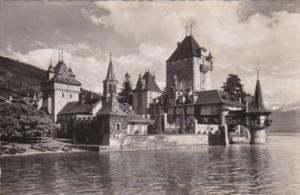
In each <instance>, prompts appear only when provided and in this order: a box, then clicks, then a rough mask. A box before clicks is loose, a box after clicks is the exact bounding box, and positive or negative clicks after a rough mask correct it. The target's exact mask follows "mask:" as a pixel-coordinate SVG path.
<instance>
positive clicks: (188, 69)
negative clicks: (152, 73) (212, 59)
mask: <svg viewBox="0 0 300 195" xmlns="http://www.w3.org/2000/svg"><path fill="white" fill-rule="evenodd" d="M166 64H167V66H166V67H167V71H166V78H167V85H168V86H167V87H169V86H172V85H174V75H176V76H177V79H178V84H180V82H183V83H182V84H183V88H184V89H185V90H186V89H188V88H189V87H192V88H193V91H203V90H209V89H211V71H208V72H207V73H204V72H201V71H200V65H201V64H204V65H208V64H207V62H206V61H205V60H204V59H201V58H198V57H191V58H185V59H180V60H176V61H172V62H167V63H166Z"/></svg>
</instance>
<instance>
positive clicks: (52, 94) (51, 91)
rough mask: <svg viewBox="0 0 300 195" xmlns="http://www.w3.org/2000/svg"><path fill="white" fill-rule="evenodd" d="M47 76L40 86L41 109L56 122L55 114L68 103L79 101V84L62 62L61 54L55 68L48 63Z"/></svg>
mask: <svg viewBox="0 0 300 195" xmlns="http://www.w3.org/2000/svg"><path fill="white" fill-rule="evenodd" d="M47 74H48V78H47V80H46V81H44V82H42V84H41V90H42V93H43V109H44V110H46V111H47V112H48V113H49V114H50V115H51V116H52V118H53V119H54V121H57V114H58V113H59V112H60V111H61V109H62V108H63V107H64V106H65V105H66V104H67V103H68V102H74V101H79V93H80V86H81V83H80V82H79V81H77V80H76V78H75V75H74V73H73V71H72V69H71V68H68V67H67V66H66V64H65V62H64V61H63V60H62V54H59V61H58V63H57V65H56V66H55V67H53V66H52V63H50V65H49V68H48V71H47Z"/></svg>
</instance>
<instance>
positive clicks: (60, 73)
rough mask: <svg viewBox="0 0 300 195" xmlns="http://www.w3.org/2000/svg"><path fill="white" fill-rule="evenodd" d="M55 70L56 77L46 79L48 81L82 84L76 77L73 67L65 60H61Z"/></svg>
mask: <svg viewBox="0 0 300 195" xmlns="http://www.w3.org/2000/svg"><path fill="white" fill-rule="evenodd" d="M54 71H55V75H54V77H53V78H52V79H50V80H48V81H46V83H49V82H56V83H63V84H69V85H78V86H80V85H81V83H80V82H79V81H77V80H76V79H75V75H74V73H73V71H72V69H69V68H68V67H67V66H66V64H65V63H64V61H59V62H58V64H57V65H56V66H55V67H54Z"/></svg>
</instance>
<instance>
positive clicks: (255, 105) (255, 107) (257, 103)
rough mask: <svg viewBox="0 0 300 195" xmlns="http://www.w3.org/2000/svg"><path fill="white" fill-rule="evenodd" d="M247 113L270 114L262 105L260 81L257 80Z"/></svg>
mask: <svg viewBox="0 0 300 195" xmlns="http://www.w3.org/2000/svg"><path fill="white" fill-rule="evenodd" d="M248 113H270V111H268V110H267V109H266V107H265V105H264V100H263V95H262V92H261V87H260V81H259V80H257V82H256V87H255V92H254V98H253V102H252V104H251V106H250V109H249V111H248Z"/></svg>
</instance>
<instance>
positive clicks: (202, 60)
mask: <svg viewBox="0 0 300 195" xmlns="http://www.w3.org/2000/svg"><path fill="white" fill-rule="evenodd" d="M213 68H214V66H213V56H212V54H211V53H210V52H208V50H207V49H206V48H204V47H202V46H200V45H199V44H198V43H197V41H196V40H195V39H194V37H193V36H192V35H188V36H186V37H185V38H184V40H183V41H182V42H181V43H178V44H177V48H176V49H175V51H174V52H173V54H172V55H171V56H170V57H169V58H168V60H167V61H166V90H165V91H161V90H160V88H159V87H158V85H157V83H156V81H155V77H154V76H153V75H152V74H151V73H150V72H149V71H148V72H146V73H145V74H144V75H143V76H139V78H138V81H137V84H136V88H135V90H134V94H133V108H132V109H131V108H130V107H129V106H126V105H123V104H120V103H119V102H118V101H117V99H116V93H117V84H118V81H117V79H116V77H115V74H114V70H113V63H112V61H111V60H110V63H109V68H108V72H107V76H106V79H105V80H104V81H103V97H102V98H101V99H98V100H95V99H93V97H91V95H90V94H84V93H80V85H81V84H80V83H79V82H78V81H77V80H76V79H75V75H74V74H73V71H72V69H71V68H68V67H67V66H66V65H65V63H64V61H63V60H62V59H60V60H59V62H58V64H57V65H56V66H55V67H53V66H52V65H51V64H50V66H49V69H48V81H46V82H43V83H42V91H43V100H44V104H43V107H44V109H46V110H47V111H48V112H49V113H50V114H52V116H53V118H54V119H55V120H56V121H58V122H60V123H61V124H62V129H63V130H64V131H65V132H66V133H67V134H68V136H70V137H73V138H74V139H76V136H83V135H76V133H75V132H74V131H73V129H74V128H75V126H76V125H78V124H80V123H82V122H84V121H85V120H88V121H90V120H92V121H94V123H95V125H94V126H93V128H94V130H87V131H89V132H92V133H91V135H88V134H89V133H86V134H85V135H84V136H86V138H84V139H85V140H89V141H86V142H87V143H89V142H90V141H91V140H93V141H92V142H93V143H98V144H99V143H100V144H109V145H112V143H114V142H115V140H118V139H119V137H120V136H119V135H121V134H122V135H147V134H197V135H198V134H215V133H218V132H219V133H220V132H221V134H222V133H223V134H224V138H226V140H228V137H229V136H228V134H227V132H229V133H231V134H232V135H233V134H235V133H239V132H244V133H245V132H247V129H249V130H250V134H251V143H263V142H265V140H266V134H265V128H267V127H268V126H269V125H270V123H271V120H270V119H269V115H270V112H269V111H267V110H266V108H265V106H264V103H263V97H262V91H261V86H260V81H259V79H258V80H257V84H256V88H255V94H254V100H253V102H252V104H251V105H249V106H248V103H246V104H243V103H241V102H236V101H231V100H230V99H229V97H228V94H226V93H225V92H224V91H220V90H215V89H214V90H213V89H211V86H210V84H211V81H210V79H211V73H212V71H213ZM249 136H250V135H249Z"/></svg>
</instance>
